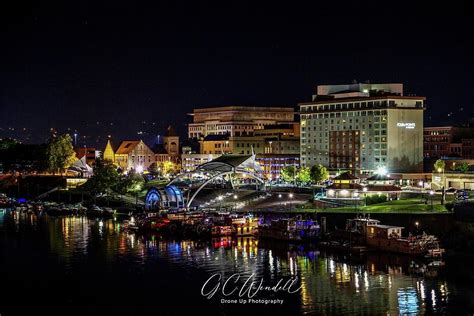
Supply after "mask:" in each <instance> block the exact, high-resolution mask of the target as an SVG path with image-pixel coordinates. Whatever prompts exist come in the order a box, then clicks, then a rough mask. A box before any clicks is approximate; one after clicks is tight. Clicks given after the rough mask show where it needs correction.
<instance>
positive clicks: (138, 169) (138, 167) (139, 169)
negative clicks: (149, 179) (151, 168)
mask: <svg viewBox="0 0 474 316" xmlns="http://www.w3.org/2000/svg"><path fill="white" fill-rule="evenodd" d="M142 172H143V166H142V165H138V166H137V173H142Z"/></svg>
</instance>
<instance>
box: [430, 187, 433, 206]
mask: <svg viewBox="0 0 474 316" xmlns="http://www.w3.org/2000/svg"><path fill="white" fill-rule="evenodd" d="M433 195H434V191H433V190H431V191H430V198H431V210H433Z"/></svg>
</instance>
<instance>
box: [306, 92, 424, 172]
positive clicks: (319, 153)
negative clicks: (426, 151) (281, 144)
mask: <svg viewBox="0 0 474 316" xmlns="http://www.w3.org/2000/svg"><path fill="white" fill-rule="evenodd" d="M424 101H425V98H424V97H419V96H404V95H403V84H397V83H395V84H369V83H355V84H348V85H321V86H318V87H317V92H316V94H315V95H313V99H312V102H307V103H300V104H299V106H300V114H301V146H300V148H301V164H302V165H304V166H313V165H315V164H322V165H324V166H326V167H327V168H328V169H330V170H332V171H337V170H350V171H352V172H353V173H354V174H364V173H367V174H370V173H373V172H374V171H375V170H376V169H378V168H381V167H384V168H386V169H387V170H388V171H389V172H418V171H420V172H421V171H422V170H423V111H424Z"/></svg>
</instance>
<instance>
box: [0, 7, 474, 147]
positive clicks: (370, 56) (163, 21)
mask: <svg viewBox="0 0 474 316" xmlns="http://www.w3.org/2000/svg"><path fill="white" fill-rule="evenodd" d="M376 4H377V3H376V2H368V3H364V5H362V4H358V3H353V4H346V5H336V4H327V3H326V4H318V5H313V6H312V7H303V6H300V7H296V8H293V9H288V10H286V8H283V7H278V6H276V5H272V7H264V6H261V7H257V6H251V5H249V4H245V3H243V4H239V5H232V4H225V5H221V7H220V8H212V9H208V8H204V6H202V7H201V6H200V5H198V4H194V5H192V6H188V5H184V4H178V5H170V4H168V5H155V6H154V7H153V6H152V7H139V6H138V5H130V4H128V5H121V4H119V3H115V2H114V3H113V4H110V5H107V4H102V5H97V4H94V5H93V4H91V3H83V4H81V5H78V6H76V7H69V6H67V5H65V4H36V5H35V6H34V7H32V8H28V9H26V8H25V7H22V6H21V5H20V4H17V5H16V7H10V8H8V10H4V14H5V17H4V18H3V19H2V22H1V23H2V35H3V36H4V38H5V42H7V43H9V44H8V45H6V47H5V48H4V50H2V53H1V54H2V57H3V58H2V60H3V67H2V68H3V70H4V71H3V72H2V75H0V83H1V86H2V88H1V96H2V98H1V99H0V115H1V117H2V121H1V123H0V137H15V138H18V139H19V140H21V141H25V142H32V143H38V142H44V141H46V139H47V137H48V130H49V129H50V128H55V129H57V130H58V132H60V133H61V132H67V131H68V128H69V129H70V132H71V133H74V132H75V131H77V133H78V135H79V140H78V145H87V146H99V145H100V146H103V145H104V144H105V142H106V140H107V136H108V135H112V136H113V137H114V138H116V139H130V138H136V139H140V138H142V139H144V141H146V142H150V141H151V140H153V139H154V138H155V137H156V136H157V134H161V135H162V134H164V132H165V130H166V128H167V127H168V125H173V126H175V128H176V129H177V131H178V133H179V134H180V135H181V136H184V135H186V129H187V124H188V123H190V122H191V118H190V117H188V116H187V113H190V112H191V111H192V109H194V108H204V107H212V106H226V105H244V106H245V105H249V106H289V107H294V108H295V109H297V104H298V103H300V102H307V101H310V100H311V95H312V94H313V93H314V92H315V88H316V86H317V85H318V84H340V83H350V82H352V81H353V80H354V79H356V80H358V81H359V82H365V81H366V80H370V82H374V83H376V82H403V83H404V84H405V86H406V87H407V88H408V90H407V91H406V94H407V95H408V94H416V95H423V96H426V97H427V101H426V108H427V110H426V111H425V120H424V121H425V125H426V126H433V125H438V124H446V123H450V122H460V121H461V120H462V122H465V121H467V120H469V119H470V118H472V116H473V112H472V111H473V110H472V108H473V107H472V103H473V102H472V101H473V100H472V93H471V92H470V90H469V89H468V88H467V87H471V86H472V85H473V77H472V57H471V56H472V55H473V54H472V41H471V40H470V39H471V38H472V20H471V19H470V17H469V16H468V14H467V13H466V12H467V10H464V2H454V3H452V4H451V5H450V6H448V7H446V6H441V5H438V4H431V5H430V8H429V9H430V10H429V11H427V10H426V8H425V6H424V5H423V4H418V3H417V4H409V3H408V2H397V4H396V5H392V7H390V8H388V9H387V10H382V9H380V7H379V6H378V5H376ZM336 13H337V14H336ZM170 109H172V110H170ZM12 129H14V130H12ZM24 129H26V130H24ZM83 136H87V138H86V140H84V139H83V138H81V137H83Z"/></svg>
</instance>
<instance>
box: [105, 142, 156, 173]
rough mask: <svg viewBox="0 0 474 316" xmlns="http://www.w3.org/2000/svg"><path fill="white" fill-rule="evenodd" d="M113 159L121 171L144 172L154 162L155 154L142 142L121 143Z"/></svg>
mask: <svg viewBox="0 0 474 316" xmlns="http://www.w3.org/2000/svg"><path fill="white" fill-rule="evenodd" d="M114 157H115V160H114V163H115V164H116V165H117V166H118V167H120V168H121V169H123V170H130V169H134V170H146V169H148V168H149V167H150V166H151V164H153V163H154V162H155V153H154V152H153V151H152V150H151V149H150V147H148V146H147V145H146V144H145V143H144V142H143V141H142V140H132V141H123V142H121V143H120V146H119V147H118V148H117V151H116V152H115V155H114Z"/></svg>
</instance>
